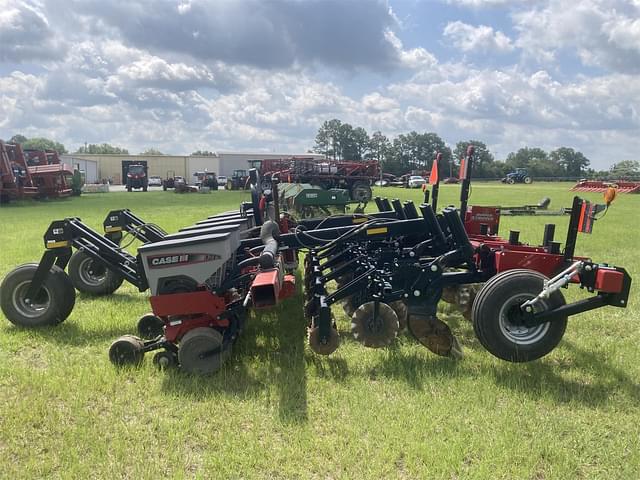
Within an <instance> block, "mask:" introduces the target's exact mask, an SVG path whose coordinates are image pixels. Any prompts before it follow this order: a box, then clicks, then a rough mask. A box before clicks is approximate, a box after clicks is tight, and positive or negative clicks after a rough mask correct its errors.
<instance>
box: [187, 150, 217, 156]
mask: <svg viewBox="0 0 640 480" xmlns="http://www.w3.org/2000/svg"><path fill="white" fill-rule="evenodd" d="M191 155H192V156H195V157H215V156H216V152H210V151H209V150H196V151H195V152H193V153H191Z"/></svg>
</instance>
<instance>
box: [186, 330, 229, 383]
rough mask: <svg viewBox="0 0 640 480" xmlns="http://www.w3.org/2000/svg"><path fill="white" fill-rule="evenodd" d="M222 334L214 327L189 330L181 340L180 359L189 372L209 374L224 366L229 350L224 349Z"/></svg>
mask: <svg viewBox="0 0 640 480" xmlns="http://www.w3.org/2000/svg"><path fill="white" fill-rule="evenodd" d="M222 347H223V338H222V334H221V333H220V332H218V331H217V330H214V329H213V328H207V327H199V328H194V329H193V330H189V331H188V332H187V333H186V334H185V335H184V337H182V339H181V340H180V345H179V348H178V360H179V361H180V367H181V368H182V370H184V371H185V372H187V373H195V374H197V375H209V374H211V373H214V372H217V371H218V370H220V368H221V367H222V364H223V362H224V360H225V359H226V357H227V356H228V355H229V353H230V352H229V350H227V351H223V350H222Z"/></svg>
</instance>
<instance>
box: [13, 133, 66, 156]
mask: <svg viewBox="0 0 640 480" xmlns="http://www.w3.org/2000/svg"><path fill="white" fill-rule="evenodd" d="M22 148H23V149H24V150H55V151H56V152H58V153H60V154H62V153H67V149H66V148H64V145H63V144H61V143H59V142H56V141H54V140H49V139H48V138H42V137H35V138H29V139H27V140H26V141H25V142H22Z"/></svg>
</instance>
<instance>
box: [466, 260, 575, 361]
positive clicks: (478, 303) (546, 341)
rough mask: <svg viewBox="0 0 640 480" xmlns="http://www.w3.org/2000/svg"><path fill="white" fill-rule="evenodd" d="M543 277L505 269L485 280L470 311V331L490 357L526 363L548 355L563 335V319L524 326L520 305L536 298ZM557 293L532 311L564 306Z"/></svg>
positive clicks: (564, 323)
mask: <svg viewBox="0 0 640 480" xmlns="http://www.w3.org/2000/svg"><path fill="white" fill-rule="evenodd" d="M545 280H547V277H545V276H544V275H542V274H541V273H538V272H535V271H533V270H520V269H519V270H508V271H506V272H504V273H501V274H499V275H496V276H495V277H493V278H492V279H491V280H489V281H488V282H487V283H486V284H485V285H484V287H483V288H482V289H481V290H480V292H479V293H478V296H477V297H476V299H475V301H474V303H473V310H472V320H473V329H474V331H475V333H476V336H477V337H478V340H479V341H480V343H481V344H482V346H483V347H485V348H486V349H487V350H488V351H489V352H490V353H491V354H493V355H495V356H496V357H498V358H501V359H503V360H507V361H510V362H530V361H532V360H536V359H538V358H541V357H544V356H545V355H546V354H548V353H549V352H551V350H553V349H554V348H555V347H556V346H557V345H558V343H560V340H561V339H562V336H563V335H564V332H565V330H566V328H567V317H566V316H564V317H558V318H556V319H554V320H552V321H549V322H546V323H543V324H541V325H536V326H534V327H525V326H524V325H520V324H519V322H518V319H519V317H520V308H519V307H520V305H521V304H522V303H523V302H525V301H527V300H530V299H532V298H534V297H536V296H537V295H538V294H539V293H540V292H541V291H542V289H543V288H544V282H545ZM565 303H566V302H565V300H564V296H563V295H562V293H561V292H560V291H558V290H556V291H555V292H553V293H552V294H551V295H550V296H549V297H548V298H546V299H543V300H540V301H539V303H538V306H537V310H536V311H545V310H551V309H554V308H557V307H560V306H562V305H565Z"/></svg>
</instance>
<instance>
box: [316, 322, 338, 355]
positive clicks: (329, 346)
mask: <svg viewBox="0 0 640 480" xmlns="http://www.w3.org/2000/svg"><path fill="white" fill-rule="evenodd" d="M338 346H340V335H339V334H338V330H336V329H335V327H331V330H329V338H328V339H327V340H326V341H325V342H324V343H323V342H322V341H320V329H319V328H318V327H311V328H309V348H311V350H313V351H314V352H315V353H317V354H318V355H331V354H332V353H333V352H335V351H336V350H337V348H338Z"/></svg>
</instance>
